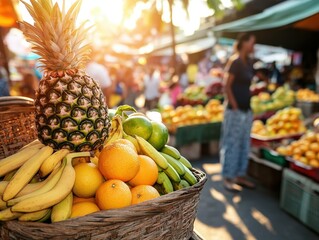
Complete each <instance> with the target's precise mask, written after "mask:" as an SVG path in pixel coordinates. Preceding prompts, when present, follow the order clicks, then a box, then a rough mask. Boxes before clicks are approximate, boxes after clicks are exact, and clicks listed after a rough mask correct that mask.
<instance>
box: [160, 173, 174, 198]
mask: <svg viewBox="0 0 319 240" xmlns="http://www.w3.org/2000/svg"><path fill="white" fill-rule="evenodd" d="M159 174H160V175H162V178H163V183H162V187H163V190H164V193H166V194H167V193H170V192H173V191H174V188H173V185H172V182H171V181H170V180H169V178H168V176H167V175H166V174H165V173H164V172H161V173H159Z"/></svg>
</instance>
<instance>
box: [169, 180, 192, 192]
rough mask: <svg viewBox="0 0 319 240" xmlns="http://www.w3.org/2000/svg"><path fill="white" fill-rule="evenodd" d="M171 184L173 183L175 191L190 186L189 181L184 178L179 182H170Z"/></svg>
mask: <svg viewBox="0 0 319 240" xmlns="http://www.w3.org/2000/svg"><path fill="white" fill-rule="evenodd" d="M172 184H173V187H174V190H175V191H176V190H180V189H183V188H187V187H189V186H190V185H189V183H188V182H187V181H186V180H184V179H182V180H181V181H180V182H179V183H176V182H172Z"/></svg>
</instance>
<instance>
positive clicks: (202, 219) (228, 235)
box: [193, 157, 319, 240]
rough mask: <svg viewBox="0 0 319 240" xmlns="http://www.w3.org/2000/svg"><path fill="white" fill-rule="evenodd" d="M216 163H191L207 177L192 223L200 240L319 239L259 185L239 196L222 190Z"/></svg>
mask: <svg viewBox="0 0 319 240" xmlns="http://www.w3.org/2000/svg"><path fill="white" fill-rule="evenodd" d="M217 159H218V158H217V157H205V158H204V159H202V160H199V161H194V162H193V165H194V167H196V168H198V169H201V170H203V171H205V172H206V173H207V176H208V180H207V182H206V184H205V187H204V189H203V191H202V193H201V200H200V203H199V207H198V214H197V219H196V221H195V230H196V231H197V232H198V233H199V234H200V235H201V237H202V238H203V239H205V240H232V239H235V240H242V239H243V240H244V239H248V240H251V239H258V240H312V239H314V240H315V239H319V235H317V234H316V233H315V232H313V231H311V230H309V229H308V228H307V227H305V226H303V225H302V224H301V223H300V222H298V221H297V220H295V219H294V218H293V217H291V216H290V215H288V214H287V213H286V212H284V211H283V210H281V209H280V207H279V194H278V192H274V191H271V190H269V189H266V188H264V187H262V186H260V185H257V189H255V190H244V191H243V192H241V193H240V194H233V193H230V192H227V191H226V190H224V188H223V186H222V182H221V175H220V168H221V167H220V164H219V163H218V161H217ZM257 184H258V183H257Z"/></svg>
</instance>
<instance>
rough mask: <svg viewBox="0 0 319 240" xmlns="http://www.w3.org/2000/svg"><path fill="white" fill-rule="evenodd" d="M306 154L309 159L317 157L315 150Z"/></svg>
mask: <svg viewBox="0 0 319 240" xmlns="http://www.w3.org/2000/svg"><path fill="white" fill-rule="evenodd" d="M305 156H306V158H307V159H314V158H316V153H315V152H313V151H307V152H306V153H305Z"/></svg>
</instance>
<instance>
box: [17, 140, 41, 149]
mask: <svg viewBox="0 0 319 240" xmlns="http://www.w3.org/2000/svg"><path fill="white" fill-rule="evenodd" d="M37 144H42V143H41V142H40V141H39V139H35V140H34V141H32V142H30V143H28V144H27V145H24V146H23V147H22V148H21V149H20V150H19V151H21V150H22V149H25V148H28V147H31V146H34V145H37ZM42 145H43V144H42Z"/></svg>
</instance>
